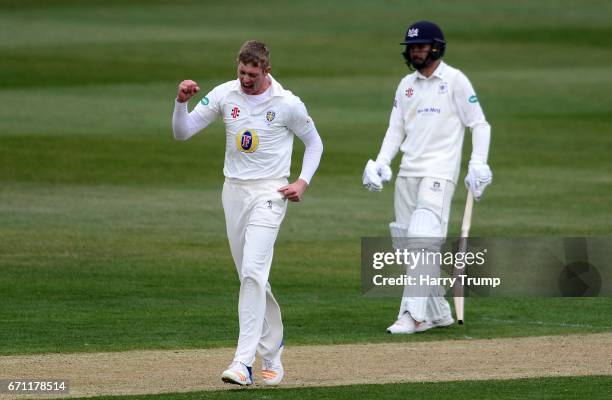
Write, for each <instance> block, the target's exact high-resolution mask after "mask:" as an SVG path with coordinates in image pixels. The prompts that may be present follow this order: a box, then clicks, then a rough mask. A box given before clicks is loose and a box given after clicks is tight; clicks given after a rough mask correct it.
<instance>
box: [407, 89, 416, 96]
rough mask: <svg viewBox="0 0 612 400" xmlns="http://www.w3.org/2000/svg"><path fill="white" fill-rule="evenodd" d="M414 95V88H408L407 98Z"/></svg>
mask: <svg viewBox="0 0 612 400" xmlns="http://www.w3.org/2000/svg"><path fill="white" fill-rule="evenodd" d="M413 94H414V89H413V88H411V87H410V88H408V89H406V96H408V97H412V95H413Z"/></svg>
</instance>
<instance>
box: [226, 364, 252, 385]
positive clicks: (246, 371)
mask: <svg viewBox="0 0 612 400" xmlns="http://www.w3.org/2000/svg"><path fill="white" fill-rule="evenodd" d="M221 380H222V381H223V382H225V383H234V384H236V385H240V386H249V385H252V384H253V372H252V369H251V367H247V366H246V365H244V364H243V363H241V362H239V361H234V362H232V363H231V364H230V366H229V367H227V369H226V370H225V371H223V374H221Z"/></svg>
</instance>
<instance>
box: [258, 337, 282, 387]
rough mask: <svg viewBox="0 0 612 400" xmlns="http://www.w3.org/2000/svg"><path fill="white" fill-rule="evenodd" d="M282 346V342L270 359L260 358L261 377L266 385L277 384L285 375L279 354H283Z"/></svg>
mask: <svg viewBox="0 0 612 400" xmlns="http://www.w3.org/2000/svg"><path fill="white" fill-rule="evenodd" d="M284 348H285V346H284V344H282V343H281V345H280V347H279V348H278V350H277V351H276V354H275V355H274V357H272V358H271V359H266V358H262V359H261V377H262V378H263V381H264V383H265V384H266V385H268V386H276V385H278V384H279V383H280V382H281V381H282V380H283V377H284V376H285V370H284V369H283V363H282V362H281V355H282V354H283V349H284Z"/></svg>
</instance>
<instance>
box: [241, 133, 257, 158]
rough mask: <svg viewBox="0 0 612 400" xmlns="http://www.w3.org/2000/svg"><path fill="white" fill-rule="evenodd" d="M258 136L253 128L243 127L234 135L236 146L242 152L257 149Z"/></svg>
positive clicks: (250, 151)
mask: <svg viewBox="0 0 612 400" xmlns="http://www.w3.org/2000/svg"><path fill="white" fill-rule="evenodd" d="M258 144H259V136H257V132H255V131H254V130H253V129H245V130H243V131H240V132H238V134H237V135H236V148H237V149H238V151H241V152H243V153H252V152H254V151H255V150H257V145H258Z"/></svg>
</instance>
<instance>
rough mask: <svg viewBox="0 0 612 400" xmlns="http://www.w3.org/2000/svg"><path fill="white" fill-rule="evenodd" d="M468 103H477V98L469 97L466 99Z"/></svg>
mask: <svg viewBox="0 0 612 400" xmlns="http://www.w3.org/2000/svg"><path fill="white" fill-rule="evenodd" d="M468 101H469V102H470V103H478V97H476V95H472V96H470V98H469V99H468Z"/></svg>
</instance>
